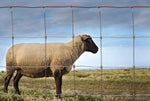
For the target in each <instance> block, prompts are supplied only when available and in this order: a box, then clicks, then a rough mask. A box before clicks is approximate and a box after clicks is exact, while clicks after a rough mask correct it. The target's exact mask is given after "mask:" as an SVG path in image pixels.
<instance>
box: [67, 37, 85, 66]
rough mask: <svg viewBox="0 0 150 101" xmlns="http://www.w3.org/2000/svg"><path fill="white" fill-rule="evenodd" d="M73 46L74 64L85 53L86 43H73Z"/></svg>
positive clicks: (71, 44)
mask: <svg viewBox="0 0 150 101" xmlns="http://www.w3.org/2000/svg"><path fill="white" fill-rule="evenodd" d="M69 44H70V46H71V53H72V55H71V56H72V62H73V63H74V62H75V61H76V60H77V59H78V58H79V57H80V55H81V54H82V53H83V52H84V43H83V42H82V41H81V42H79V41H75V40H73V41H71V42H70V43H69Z"/></svg>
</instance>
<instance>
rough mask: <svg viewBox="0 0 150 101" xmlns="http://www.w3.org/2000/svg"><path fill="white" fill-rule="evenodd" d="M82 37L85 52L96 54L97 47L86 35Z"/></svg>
mask: <svg viewBox="0 0 150 101" xmlns="http://www.w3.org/2000/svg"><path fill="white" fill-rule="evenodd" d="M82 37H83V38H82V40H83V41H84V42H85V51H89V52H92V53H97V51H98V47H97V46H96V44H95V43H94V41H93V40H92V38H91V37H90V36H88V35H83V36H82Z"/></svg>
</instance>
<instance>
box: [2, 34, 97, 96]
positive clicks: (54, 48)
mask: <svg viewBox="0 0 150 101" xmlns="http://www.w3.org/2000/svg"><path fill="white" fill-rule="evenodd" d="M13 50H14V53H12V47H11V48H10V49H9V50H8V52H7V55H6V72H7V75H6V78H5V83H4V92H5V93H7V91H8V85H9V82H10V79H11V77H12V75H13V73H14V72H15V71H17V73H16V75H15V77H14V88H15V93H16V94H19V95H20V91H19V87H18V83H19V80H20V78H21V77H22V76H27V77H31V78H40V77H54V79H55V84H56V97H58V98H61V94H62V91H61V86H62V75H64V74H67V73H69V72H70V71H71V69H72V65H73V64H74V62H75V61H76V60H77V59H78V58H79V57H80V55H81V54H82V53H83V52H85V51H89V52H92V53H97V51H98V47H97V46H96V44H95V43H94V42H93V40H92V38H91V37H90V36H89V35H78V36H76V37H75V38H74V39H73V40H72V41H70V42H68V43H47V44H46V49H45V44H41V43H24V44H16V45H14V46H13ZM45 50H46V51H45Z"/></svg>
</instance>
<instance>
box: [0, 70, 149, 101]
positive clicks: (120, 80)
mask: <svg viewBox="0 0 150 101" xmlns="http://www.w3.org/2000/svg"><path fill="white" fill-rule="evenodd" d="M5 75H6V74H5V73H0V86H1V87H0V101H12V100H13V99H15V101H45V100H46V101H51V100H52V101H57V100H58V101H74V97H73V95H74V84H75V89H76V95H77V96H76V100H77V101H101V100H102V99H101V97H100V96H97V95H100V94H101V91H102V92H103V101H133V99H132V96H131V97H127V96H121V95H127V94H129V95H132V94H133V82H132V81H133V70H128V71H125V70H123V69H122V70H103V71H102V77H101V71H100V70H87V71H77V72H75V82H74V72H73V71H71V72H70V73H69V74H67V75H64V76H63V86H62V92H63V94H64V98H63V99H62V100H59V99H57V98H55V97H54V96H52V95H54V94H55V82H54V78H53V77H48V78H46V79H45V78H37V79H32V78H28V77H22V78H21V80H20V82H19V86H20V91H21V95H22V96H17V95H14V96H12V95H13V92H14V89H13V87H12V81H11V82H10V85H9V88H8V90H9V91H8V94H5V93H3V85H4V78H5ZM101 78H102V79H103V80H102V82H101ZM134 80H135V83H134V87H135V94H136V95H139V94H150V86H149V85H150V69H136V70H135V79H134ZM45 82H46V83H45ZM101 85H102V86H103V89H101ZM45 94H46V95H47V96H45ZM87 95H88V96H87ZM110 95H118V96H110ZM135 99H136V101H149V100H148V99H150V96H149V97H148V96H147V97H144V96H140V97H135Z"/></svg>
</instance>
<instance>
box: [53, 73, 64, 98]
mask: <svg viewBox="0 0 150 101" xmlns="http://www.w3.org/2000/svg"><path fill="white" fill-rule="evenodd" d="M54 78H55V84H56V97H57V98H61V93H62V92H61V86H62V74H61V71H60V70H56V71H55V73H54Z"/></svg>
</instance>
